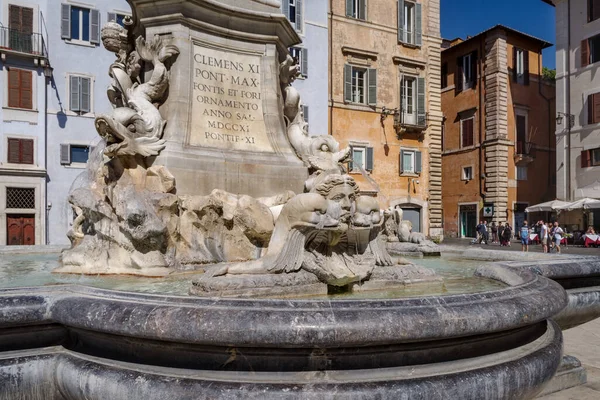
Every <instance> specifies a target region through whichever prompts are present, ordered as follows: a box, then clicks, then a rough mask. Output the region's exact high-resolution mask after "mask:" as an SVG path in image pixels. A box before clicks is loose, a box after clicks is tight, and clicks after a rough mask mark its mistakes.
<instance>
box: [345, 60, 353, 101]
mask: <svg viewBox="0 0 600 400" xmlns="http://www.w3.org/2000/svg"><path fill="white" fill-rule="evenodd" d="M344 101H345V102H346V103H351V102H352V66H351V65H349V64H346V65H344Z"/></svg>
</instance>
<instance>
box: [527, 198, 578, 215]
mask: <svg viewBox="0 0 600 400" xmlns="http://www.w3.org/2000/svg"><path fill="white" fill-rule="evenodd" d="M567 204H569V203H568V202H566V201H562V200H552V201H547V202H545V203H541V204H536V205H535V206H529V207H527V208H526V209H525V212H528V213H530V212H543V211H549V212H551V211H556V210H557V207H561V206H564V205H567Z"/></svg>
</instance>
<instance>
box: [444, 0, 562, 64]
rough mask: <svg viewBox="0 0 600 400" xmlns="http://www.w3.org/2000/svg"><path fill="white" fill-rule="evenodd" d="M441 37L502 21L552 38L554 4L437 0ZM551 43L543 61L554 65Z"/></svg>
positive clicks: (470, 32)
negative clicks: (440, 8)
mask: <svg viewBox="0 0 600 400" xmlns="http://www.w3.org/2000/svg"><path fill="white" fill-rule="evenodd" d="M441 3H442V4H441V7H442V15H441V19H442V37H443V38H444V39H454V38H455V37H461V38H463V39H465V38H466V37H467V35H471V36H473V35H476V34H478V33H480V32H482V31H484V30H486V29H488V28H491V27H492V26H494V25H497V24H502V25H506V26H508V27H511V28H513V29H516V30H518V31H521V32H525V33H528V34H530V35H532V36H535V37H538V38H540V39H543V40H546V41H547V42H550V43H554V42H555V26H554V21H555V17H554V7H552V6H550V5H548V4H546V3H544V2H543V1H542V0H504V1H492V0H441ZM554 52H555V48H554V46H552V47H549V48H547V49H546V50H544V53H543V55H542V58H543V64H544V66H545V67H548V68H555V65H556V57H555V53H554Z"/></svg>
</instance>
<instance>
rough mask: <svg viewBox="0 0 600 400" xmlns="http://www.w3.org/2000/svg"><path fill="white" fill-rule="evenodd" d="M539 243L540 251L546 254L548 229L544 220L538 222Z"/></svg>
mask: <svg viewBox="0 0 600 400" xmlns="http://www.w3.org/2000/svg"><path fill="white" fill-rule="evenodd" d="M540 241H541V242H542V250H543V251H544V253H547V252H548V227H547V226H546V224H545V223H544V220H541V221H540Z"/></svg>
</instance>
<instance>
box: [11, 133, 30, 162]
mask: <svg viewBox="0 0 600 400" xmlns="http://www.w3.org/2000/svg"><path fill="white" fill-rule="evenodd" d="M33 144H34V142H33V139H13V138H8V146H7V147H8V152H7V153H8V154H7V157H6V161H7V162H8V163H9V164H33Z"/></svg>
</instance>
